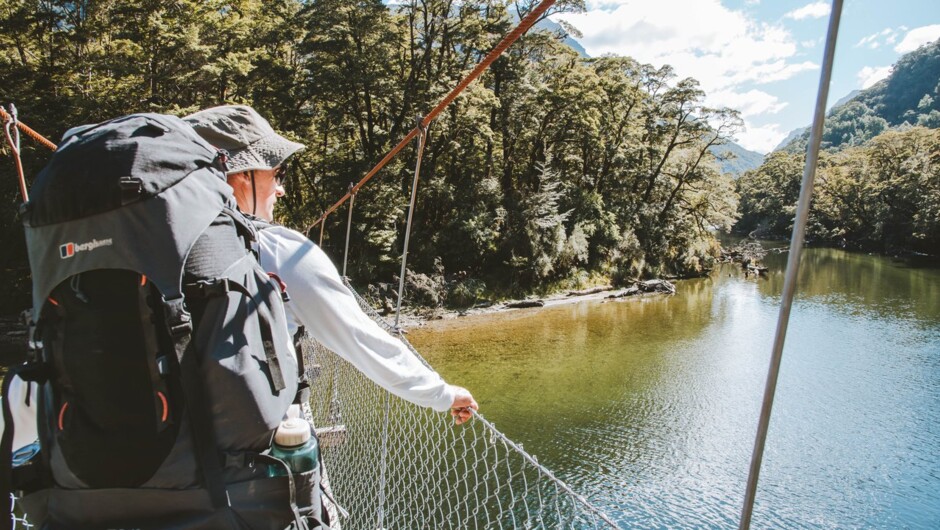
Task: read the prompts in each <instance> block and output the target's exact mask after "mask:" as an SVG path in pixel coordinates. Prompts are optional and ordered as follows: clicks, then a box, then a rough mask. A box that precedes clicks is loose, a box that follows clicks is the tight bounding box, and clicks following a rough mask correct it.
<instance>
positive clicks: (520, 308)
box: [401, 279, 676, 332]
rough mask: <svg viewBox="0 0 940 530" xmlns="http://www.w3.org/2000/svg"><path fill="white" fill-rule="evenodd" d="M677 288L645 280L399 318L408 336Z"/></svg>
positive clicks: (413, 312) (414, 312)
mask: <svg viewBox="0 0 940 530" xmlns="http://www.w3.org/2000/svg"><path fill="white" fill-rule="evenodd" d="M675 292H676V287H675V285H674V284H673V283H671V282H669V281H667V280H659V279H654V280H647V281H643V282H636V283H635V284H634V285H633V286H631V287H628V288H622V287H618V288H614V287H612V286H609V285H608V286H600V287H594V288H590V289H584V290H581V291H560V292H557V293H553V294H551V295H548V296H544V297H541V298H525V299H521V300H506V301H501V302H496V303H489V304H485V305H483V304H478V305H476V306H473V307H470V308H466V309H446V308H418V309H416V310H411V311H409V310H405V311H404V312H402V316H401V327H402V328H403V329H404V330H405V331H406V332H407V331H408V330H410V329H414V328H419V327H423V326H425V325H427V324H428V323H429V322H434V321H440V320H457V319H461V318H464V317H473V316H480V315H492V314H496V313H529V312H531V311H535V310H538V309H543V308H549V307H557V306H560V305H568V304H577V303H580V302H590V301H607V302H626V301H632V300H639V299H643V298H647V297H650V296H669V295H672V294H675Z"/></svg>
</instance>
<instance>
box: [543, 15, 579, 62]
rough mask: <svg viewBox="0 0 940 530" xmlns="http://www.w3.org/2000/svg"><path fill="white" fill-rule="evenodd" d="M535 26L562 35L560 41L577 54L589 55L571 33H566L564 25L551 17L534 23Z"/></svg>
mask: <svg viewBox="0 0 940 530" xmlns="http://www.w3.org/2000/svg"><path fill="white" fill-rule="evenodd" d="M535 27H536V28H538V29H543V30H546V31H551V32H552V33H556V34H559V35H564V36H565V38H564V40H563V41H562V42H564V43H565V44H567V45H568V46H570V47H571V49H572V50H574V51H576V52H578V55H580V56H581V57H590V55H588V53H587V50H585V49H584V46H581V43H579V42H578V41H576V40H574V38H573V37H572V36H571V34H570V33H568V30H566V29H565V28H564V26H562V25H561V24H559V23H557V22H555V21H553V20H551V19H548V18H546V19H543V20H541V21H540V22H539V23H538V24H536V25H535Z"/></svg>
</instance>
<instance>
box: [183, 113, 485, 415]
mask: <svg viewBox="0 0 940 530" xmlns="http://www.w3.org/2000/svg"><path fill="white" fill-rule="evenodd" d="M184 120H185V121H186V122H188V123H189V124H190V125H192V126H193V128H194V129H195V130H196V132H197V133H198V134H199V135H200V136H202V137H203V138H204V139H205V140H206V141H208V142H209V143H210V144H212V145H214V146H215V147H217V148H219V149H223V150H225V151H227V152H228V159H227V172H226V176H227V180H228V184H229V185H230V186H231V187H232V188H233V189H234V196H235V199H236V201H237V202H238V208H239V210H240V211H241V212H242V213H243V214H245V215H247V216H250V218H251V219H252V220H253V221H254V222H255V226H256V227H257V228H259V230H258V250H259V254H260V260H259V261H260V263H261V266H262V268H263V269H264V270H265V271H267V272H268V273H270V274H273V275H274V276H275V277H276V278H277V279H278V280H280V281H281V282H283V284H284V285H285V286H286V292H287V294H288V295H289V299H290V300H289V301H288V302H287V304H286V306H287V310H288V327H289V331H290V333H291V334H292V335H294V334H295V333H296V332H297V330H298V329H299V328H300V327H301V326H302V327H303V329H305V330H306V331H307V332H309V333H310V335H311V336H312V337H313V338H314V339H316V340H317V341H318V342H320V343H321V344H323V345H324V346H326V347H327V348H329V349H330V350H332V351H334V352H336V353H337V354H338V355H340V356H341V357H343V358H344V359H346V360H347V361H349V362H350V363H352V364H353V366H355V367H356V368H357V369H359V370H360V371H361V372H362V373H363V374H365V375H366V376H367V377H369V378H370V379H372V380H373V381H374V382H376V383H377V384H379V385H380V386H382V387H383V388H385V389H386V390H388V391H389V392H391V393H393V394H395V395H397V396H399V397H401V398H403V399H406V400H408V401H410V402H412V403H414V404H416V405H420V406H424V407H430V408H432V409H434V410H437V411H446V410H448V409H449V410H450V412H451V415H452V416H453V417H454V419H455V422H456V423H457V424H461V423H463V422H465V421H467V420H468V419H470V417H471V416H472V413H471V411H470V409H473V410H477V408H478V406H477V402H476V401H475V400H474V399H473V396H472V395H471V394H470V392H468V391H467V390H466V389H464V388H461V387H457V386H453V385H449V384H447V383H445V382H444V380H443V379H442V378H441V377H440V375H438V374H437V373H436V372H434V371H433V370H431V369H429V368H427V367H426V366H425V365H424V364H423V363H421V361H420V360H418V358H417V357H415V355H414V354H412V352H411V351H410V350H409V349H408V348H407V347H406V346H405V345H404V344H403V343H402V342H401V341H400V340H398V339H397V338H395V337H394V336H392V335H390V334H389V333H387V332H386V331H385V330H384V329H382V328H381V327H380V326H379V325H378V324H377V323H376V322H375V321H374V320H372V318H370V317H369V316H368V315H367V314H366V313H365V312H363V311H362V309H361V308H360V307H359V303H358V302H357V301H356V298H355V297H354V296H353V294H352V292H350V290H349V289H347V288H346V286H345V284H344V283H343V281H342V279H341V278H340V275H339V273H338V272H337V270H336V267H335V266H334V265H333V263H332V262H331V261H330V259H329V258H328V257H327V256H326V254H325V253H324V252H323V251H322V250H321V249H320V248H319V247H318V246H317V245H315V244H314V243H313V242H311V241H310V240H309V239H308V238H307V237H306V236H304V235H303V234H301V233H299V232H297V231H294V230H291V229H289V228H286V227H284V226H280V225H277V224H274V223H273V220H274V204H275V203H276V202H277V199H278V198H279V197H282V196H283V195H284V188H283V187H282V185H283V180H284V178H285V176H286V173H287V165H286V162H287V159H288V158H289V157H290V156H291V155H292V154H294V153H295V152H297V151H300V150H301V149H303V148H304V146H303V145H302V144H299V143H296V142H292V141H290V140H288V139H286V138H284V137H283V136H281V135H279V134H277V133H276V132H275V131H274V129H273V128H272V127H271V125H270V124H269V123H268V121H267V120H265V119H264V118H263V117H261V116H260V115H259V114H258V113H257V112H256V111H255V110H254V109H252V108H251V107H247V106H244V105H226V106H220V107H215V108H210V109H206V110H203V111H200V112H197V113H195V114H192V115H190V116H187V117H186V118H184ZM291 317H292V318H291Z"/></svg>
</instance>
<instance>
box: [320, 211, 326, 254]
mask: <svg viewBox="0 0 940 530" xmlns="http://www.w3.org/2000/svg"><path fill="white" fill-rule="evenodd" d="M325 227H326V219H325V218H324V219H323V222H322V223H321V224H320V248H323V228H325Z"/></svg>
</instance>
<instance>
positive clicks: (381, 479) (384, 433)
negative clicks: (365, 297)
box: [376, 331, 417, 530]
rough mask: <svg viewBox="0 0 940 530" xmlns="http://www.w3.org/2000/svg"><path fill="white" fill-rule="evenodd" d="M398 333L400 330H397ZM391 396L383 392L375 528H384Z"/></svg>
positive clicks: (379, 529) (382, 529)
mask: <svg viewBox="0 0 940 530" xmlns="http://www.w3.org/2000/svg"><path fill="white" fill-rule="evenodd" d="M399 333H401V332H400V331H399ZM391 398H392V394H391V393H390V392H385V422H384V423H383V424H382V461H381V462H380V464H379V466H380V469H379V502H378V517H379V520H378V524H377V526H376V529H377V530H385V480H386V477H385V470H386V469H387V468H388V424H389V421H390V420H391ZM416 478H417V477H416Z"/></svg>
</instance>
